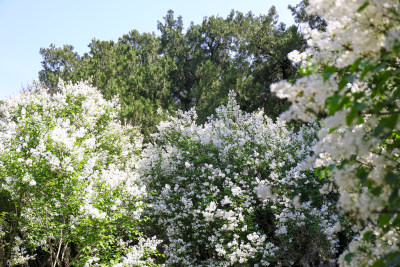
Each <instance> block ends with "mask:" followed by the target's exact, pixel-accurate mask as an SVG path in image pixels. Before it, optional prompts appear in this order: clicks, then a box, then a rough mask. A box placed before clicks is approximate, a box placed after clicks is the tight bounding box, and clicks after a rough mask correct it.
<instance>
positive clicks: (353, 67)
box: [350, 58, 361, 73]
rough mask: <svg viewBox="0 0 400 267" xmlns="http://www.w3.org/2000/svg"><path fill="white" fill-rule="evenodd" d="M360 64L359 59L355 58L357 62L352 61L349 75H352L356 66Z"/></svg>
mask: <svg viewBox="0 0 400 267" xmlns="http://www.w3.org/2000/svg"><path fill="white" fill-rule="evenodd" d="M360 62H361V59H360V58H357V60H356V61H354V63H353V65H351V66H350V71H351V73H354V72H355V71H356V70H357V69H358V66H359V65H360Z"/></svg>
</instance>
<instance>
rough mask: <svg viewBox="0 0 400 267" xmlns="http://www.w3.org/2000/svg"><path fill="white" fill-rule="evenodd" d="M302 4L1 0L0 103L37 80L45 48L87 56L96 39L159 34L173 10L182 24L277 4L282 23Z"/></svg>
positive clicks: (286, 0) (271, 0)
mask: <svg viewBox="0 0 400 267" xmlns="http://www.w3.org/2000/svg"><path fill="white" fill-rule="evenodd" d="M299 2H300V0H278V1H277V0H245V1H244V0H201V1H199V0H197V1H191V0H186V1H184V0H172V1H169V0H168V1H167V0H151V1H149V0H147V1H146V0H113V1H111V0H96V1H94V0H68V1H67V0H0V36H1V37H0V38H1V42H0V99H5V98H6V97H7V96H8V95H10V94H12V93H15V92H18V91H20V90H21V88H22V87H27V86H29V85H30V84H32V82H33V80H37V79H38V72H39V71H40V70H41V61H42V57H41V55H40V54H39V50H40V48H41V47H49V45H50V44H52V43H53V44H55V45H56V47H61V46H63V45H64V44H71V45H73V46H74V47H75V51H77V52H79V54H83V53H84V52H87V51H88V50H89V49H88V47H87V45H88V44H89V43H90V42H91V40H92V39H93V38H96V39H99V40H114V41H117V40H118V38H119V37H121V36H122V35H123V34H125V33H128V32H129V31H130V30H132V29H136V30H138V31H139V32H155V33H156V34H158V31H157V21H163V17H164V16H165V14H166V13H167V11H168V10H169V9H172V10H173V11H174V12H175V16H178V15H181V16H182V18H183V22H184V26H185V27H187V26H189V25H190V22H191V21H193V22H194V23H195V24H196V23H200V22H201V21H202V19H203V17H206V16H212V15H214V16H216V15H219V16H220V17H226V16H227V15H228V14H229V12H230V11H231V10H232V9H235V10H238V11H241V12H244V13H247V12H248V11H252V12H253V13H254V14H255V15H260V14H266V13H267V12H268V10H269V8H270V7H271V6H272V5H275V7H276V9H277V11H278V14H279V20H280V21H282V22H284V23H286V24H287V25H291V24H293V23H294V22H293V18H292V16H291V13H290V11H289V10H288V9H287V6H288V5H289V4H291V5H295V4H298V3H299Z"/></svg>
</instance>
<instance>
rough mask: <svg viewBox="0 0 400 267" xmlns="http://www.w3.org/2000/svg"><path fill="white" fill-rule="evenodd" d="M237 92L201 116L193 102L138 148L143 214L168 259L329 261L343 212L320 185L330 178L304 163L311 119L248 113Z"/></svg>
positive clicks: (197, 261) (208, 262)
mask: <svg viewBox="0 0 400 267" xmlns="http://www.w3.org/2000/svg"><path fill="white" fill-rule="evenodd" d="M234 98H235V96H234V94H233V93H231V94H230V96H229V102H228V104H227V105H226V106H221V107H219V108H218V109H217V111H216V112H217V115H216V117H215V118H214V117H210V118H209V119H208V121H207V122H206V123H205V124H204V125H196V124H195V120H196V113H195V111H194V110H191V111H189V112H186V113H183V112H180V113H179V116H178V117H177V118H173V117H169V120H168V121H165V122H162V123H160V125H159V126H158V130H159V132H158V133H156V134H154V136H153V137H154V138H155V139H154V140H156V141H155V144H149V145H148V147H147V148H145V149H144V151H143V153H142V156H143V158H142V159H141V161H140V163H139V166H140V172H141V175H142V179H143V181H145V182H146V185H147V188H148V190H149V193H150V194H149V196H148V198H147V202H148V203H149V206H148V207H147V208H146V213H147V214H148V216H149V217H150V218H151V226H152V227H153V228H152V231H154V232H152V233H156V234H157V235H158V236H159V237H160V238H162V239H163V240H165V242H166V246H165V247H164V253H165V256H166V265H168V266H171V265H179V264H182V265H185V266H187V265H195V266H199V265H210V266H228V265H229V266H232V265H235V266H236V265H245V266H248V265H254V266H257V265H258V266H267V265H269V264H271V263H272V264H277V263H278V262H280V263H282V264H283V265H287V266H289V265H293V264H304V265H306V264H309V263H313V262H314V263H316V262H323V261H324V260H326V259H328V258H329V257H331V256H332V255H333V254H334V253H335V251H336V247H337V239H336V230H335V226H334V224H335V222H336V221H337V218H338V216H337V215H332V214H334V207H335V205H334V202H333V201H332V200H329V199H328V198H327V197H326V196H323V195H321V194H320V193H319V190H320V189H321V187H322V186H324V183H325V181H323V182H320V181H319V180H318V178H316V176H315V175H314V172H313V170H302V168H301V166H300V165H299V162H301V161H302V160H303V159H304V158H306V157H308V156H310V155H311V154H312V150H311V147H312V145H313V144H314V143H315V134H316V129H315V127H314V126H303V127H302V128H301V129H300V130H299V131H298V132H294V131H293V130H290V129H289V127H288V125H286V124H285V122H283V121H277V122H276V123H274V122H273V121H272V120H271V119H269V118H268V117H266V116H264V115H263V113H262V112H261V111H259V112H256V113H251V114H249V113H245V112H242V111H241V110H240V108H239V106H238V105H237V103H236V101H235V99H234ZM332 209H333V210H332Z"/></svg>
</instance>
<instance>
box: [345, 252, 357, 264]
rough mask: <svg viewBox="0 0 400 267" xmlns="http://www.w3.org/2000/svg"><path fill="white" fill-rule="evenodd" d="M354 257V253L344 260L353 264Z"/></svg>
mask: <svg viewBox="0 0 400 267" xmlns="http://www.w3.org/2000/svg"><path fill="white" fill-rule="evenodd" d="M354 255H355V254H354V253H348V254H347V255H346V256H344V260H345V261H347V262H351V260H352V259H353V257H354Z"/></svg>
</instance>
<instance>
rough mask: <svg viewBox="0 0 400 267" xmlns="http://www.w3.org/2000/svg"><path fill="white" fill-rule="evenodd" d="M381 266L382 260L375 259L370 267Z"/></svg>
mask: <svg viewBox="0 0 400 267" xmlns="http://www.w3.org/2000/svg"><path fill="white" fill-rule="evenodd" d="M382 266H383V260H382V259H377V260H376V261H374V263H373V264H372V267H382Z"/></svg>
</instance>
